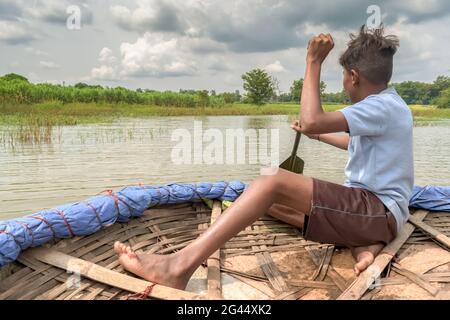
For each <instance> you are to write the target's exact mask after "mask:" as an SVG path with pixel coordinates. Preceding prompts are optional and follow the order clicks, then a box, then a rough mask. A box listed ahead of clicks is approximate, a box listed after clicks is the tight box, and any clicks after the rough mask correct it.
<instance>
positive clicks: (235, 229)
mask: <svg viewBox="0 0 450 320" xmlns="http://www.w3.org/2000/svg"><path fill="white" fill-rule="evenodd" d="M312 192H313V180H312V179H311V178H308V177H305V176H302V175H297V174H294V173H291V172H288V171H285V170H281V169H280V170H277V171H276V172H275V174H274V175H267V176H261V177H259V178H257V179H256V180H255V181H254V182H253V183H251V184H250V186H249V187H248V188H247V190H246V191H245V192H244V193H243V194H242V195H241V196H240V197H239V198H238V199H237V200H236V201H235V202H234V203H233V205H232V206H231V207H230V208H228V209H227V210H226V211H225V212H224V214H223V215H221V216H220V217H219V218H218V219H217V221H216V222H215V223H214V224H213V225H212V226H211V227H210V228H209V229H208V230H206V231H205V232H204V233H203V234H202V235H201V236H200V237H199V238H198V239H196V240H195V241H194V242H192V243H191V244H189V245H188V246H187V247H185V248H184V249H183V250H181V251H178V252H177V253H174V254H171V255H166V256H161V255H149V254H142V255H138V254H136V253H134V252H133V251H132V250H131V249H130V248H129V247H126V246H125V245H123V244H121V243H116V244H115V245H114V248H115V250H116V252H117V254H118V255H119V260H120V262H121V264H122V265H123V266H124V267H125V269H127V270H128V271H131V272H133V273H135V274H137V275H139V276H141V277H143V278H145V279H147V280H149V281H152V282H156V283H159V284H162V285H167V286H170V287H174V288H178V289H184V288H185V287H186V285H187V282H188V281H189V278H190V277H191V276H192V274H193V273H194V271H195V270H196V269H197V268H198V266H200V265H201V264H202V263H203V262H204V261H205V260H206V259H207V258H208V257H209V256H210V255H211V254H212V253H214V252H215V251H216V250H217V249H219V248H220V247H222V246H223V245H224V244H225V243H226V242H227V241H228V240H229V239H231V238H232V237H234V236H235V235H236V234H238V233H239V232H240V231H241V230H243V229H245V228H246V227H247V226H249V225H251V224H252V223H253V222H254V221H256V220H257V219H258V218H259V217H261V216H262V215H264V214H265V213H266V212H268V211H269V209H270V208H271V207H272V205H273V204H275V203H277V204H280V205H282V206H287V207H289V208H292V209H293V210H295V211H299V212H310V210H311V200H312Z"/></svg>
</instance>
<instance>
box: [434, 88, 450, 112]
mask: <svg viewBox="0 0 450 320" xmlns="http://www.w3.org/2000/svg"><path fill="white" fill-rule="evenodd" d="M436 104H437V106H438V108H450V88H447V89H446V90H444V91H442V92H441V94H440V96H439V97H438V98H437V100H436Z"/></svg>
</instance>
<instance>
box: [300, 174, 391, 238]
mask: <svg viewBox="0 0 450 320" xmlns="http://www.w3.org/2000/svg"><path fill="white" fill-rule="evenodd" d="M313 180H314V189H313V199H312V207H311V212H310V215H309V217H308V216H306V217H305V225H304V228H303V235H304V237H305V239H307V240H311V241H315V242H321V243H330V244H336V245H341V246H346V247H361V246H368V245H373V244H378V243H384V244H388V243H390V242H391V241H392V240H394V238H395V237H396V236H397V222H396V220H395V218H394V216H393V215H392V213H391V212H390V211H389V210H388V209H387V208H386V206H385V205H384V204H383V202H381V200H380V199H378V197H377V196H376V195H374V194H373V193H372V192H370V191H367V190H364V189H359V188H349V187H346V186H342V185H339V184H335V183H331V182H326V181H321V180H317V179H313Z"/></svg>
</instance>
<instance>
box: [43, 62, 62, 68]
mask: <svg viewBox="0 0 450 320" xmlns="http://www.w3.org/2000/svg"><path fill="white" fill-rule="evenodd" d="M39 66H40V67H41V68H43V69H59V68H60V66H59V65H58V64H56V63H55V62H53V61H39Z"/></svg>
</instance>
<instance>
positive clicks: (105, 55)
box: [98, 48, 117, 64]
mask: <svg viewBox="0 0 450 320" xmlns="http://www.w3.org/2000/svg"><path fill="white" fill-rule="evenodd" d="M98 61H99V62H100V63H103V64H114V63H116V62H117V58H116V57H115V56H114V54H113V52H112V50H111V49H110V48H103V49H102V50H101V51H100V54H99V57H98Z"/></svg>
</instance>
